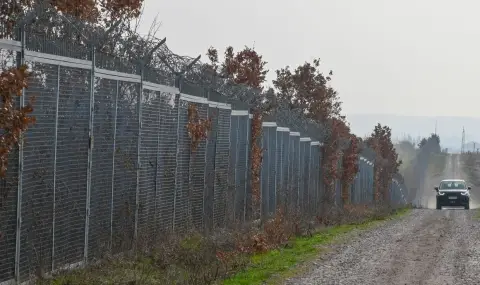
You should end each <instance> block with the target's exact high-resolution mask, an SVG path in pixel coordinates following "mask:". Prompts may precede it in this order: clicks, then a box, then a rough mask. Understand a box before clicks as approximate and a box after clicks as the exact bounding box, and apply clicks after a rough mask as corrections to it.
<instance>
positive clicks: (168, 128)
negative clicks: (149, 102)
mask: <svg viewBox="0 0 480 285" xmlns="http://www.w3.org/2000/svg"><path fill="white" fill-rule="evenodd" d="M178 101H179V100H178V96H175V95H174V94H172V93H168V92H161V94H160V112H159V113H160V137H161V139H160V145H159V151H158V156H159V163H158V169H157V177H158V188H159V189H160V192H159V193H158V196H157V198H156V199H157V205H158V211H157V213H156V220H157V226H158V232H159V233H161V234H166V233H170V232H171V231H172V230H173V215H174V203H175V202H174V201H175V171H176V167H177V132H178Z"/></svg>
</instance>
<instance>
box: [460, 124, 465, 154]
mask: <svg viewBox="0 0 480 285" xmlns="http://www.w3.org/2000/svg"><path fill="white" fill-rule="evenodd" d="M464 152H465V127H463V130H462V146H461V150H460V153H464Z"/></svg>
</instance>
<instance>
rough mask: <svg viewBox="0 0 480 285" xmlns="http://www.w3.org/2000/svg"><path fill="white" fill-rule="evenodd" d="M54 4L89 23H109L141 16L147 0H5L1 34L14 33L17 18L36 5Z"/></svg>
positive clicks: (0, 16)
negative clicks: (3, 26)
mask: <svg viewBox="0 0 480 285" xmlns="http://www.w3.org/2000/svg"><path fill="white" fill-rule="evenodd" d="M47 3H49V7H51V8H54V9H55V11H56V12H57V13H62V14H65V15H69V16H73V17H75V18H77V19H79V20H82V21H86V22H88V23H91V24H94V23H102V24H104V25H105V26H108V25H110V24H111V23H112V21H113V20H118V19H132V18H136V17H138V16H140V13H141V8H142V4H143V0H50V1H44V0H4V1H2V3H1V4H0V23H3V24H4V25H5V28H6V29H5V30H4V31H3V34H0V38H2V37H6V36H10V35H11V34H12V32H13V29H14V25H15V23H16V21H17V20H18V19H19V18H21V17H22V16H24V14H25V13H27V12H28V11H29V10H30V9H32V8H34V7H36V6H42V5H43V6H45V7H47V5H48V4H47Z"/></svg>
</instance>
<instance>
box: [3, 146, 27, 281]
mask: <svg viewBox="0 0 480 285" xmlns="http://www.w3.org/2000/svg"><path fill="white" fill-rule="evenodd" d="M17 178H18V151H13V152H12V153H11V154H10V156H9V167H8V170H7V174H6V177H5V178H2V179H1V180H0V192H1V194H2V196H1V198H0V203H1V205H0V206H1V207H0V215H1V216H0V217H2V219H0V231H1V233H2V238H1V239H0V282H3V281H9V280H11V279H13V278H14V276H15V245H16V237H17V235H16V224H17V194H16V193H17V187H18V186H17V183H18V179H17ZM22 238H23V237H22ZM23 240H24V239H22V241H23Z"/></svg>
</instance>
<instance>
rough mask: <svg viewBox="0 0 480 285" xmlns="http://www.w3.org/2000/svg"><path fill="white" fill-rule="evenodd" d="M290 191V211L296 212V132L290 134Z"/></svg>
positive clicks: (297, 183) (298, 187)
mask: <svg viewBox="0 0 480 285" xmlns="http://www.w3.org/2000/svg"><path fill="white" fill-rule="evenodd" d="M289 164H290V165H289V169H290V174H289V176H290V181H291V182H290V185H291V186H290V189H289V192H290V191H291V194H292V195H291V201H290V202H291V210H292V212H296V211H298V207H299V202H300V200H299V199H300V196H299V191H300V134H299V133H297V132H291V133H290V160H289Z"/></svg>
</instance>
